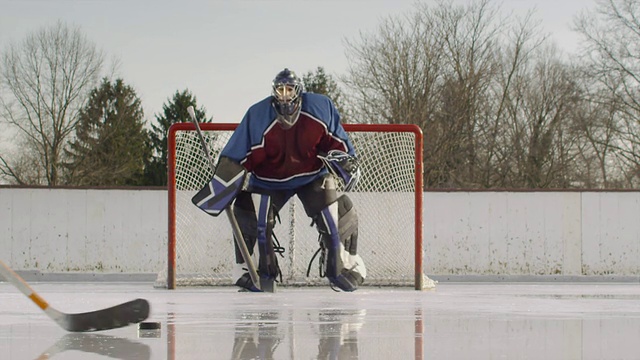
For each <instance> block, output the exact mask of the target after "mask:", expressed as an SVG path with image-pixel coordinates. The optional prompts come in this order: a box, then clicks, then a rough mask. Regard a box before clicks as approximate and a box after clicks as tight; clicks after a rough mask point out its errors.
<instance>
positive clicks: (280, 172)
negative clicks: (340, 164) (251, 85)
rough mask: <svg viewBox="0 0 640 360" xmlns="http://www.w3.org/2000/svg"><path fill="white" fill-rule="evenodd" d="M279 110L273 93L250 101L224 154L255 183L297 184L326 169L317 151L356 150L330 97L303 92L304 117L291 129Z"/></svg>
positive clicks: (265, 186)
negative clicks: (279, 117)
mask: <svg viewBox="0 0 640 360" xmlns="http://www.w3.org/2000/svg"><path fill="white" fill-rule="evenodd" d="M276 115H277V114H276V111H275V109H274V108H273V106H271V97H270V96H269V97H267V98H265V99H264V100H262V101H260V102H258V103H256V104H254V105H253V106H251V107H250V108H249V110H248V111H247V113H246V114H245V116H244V118H243V119H242V121H241V122H240V124H239V125H238V127H237V128H236V130H235V131H234V133H233V135H232V136H231V138H230V139H229V142H228V143H227V144H226V146H225V147H224V149H222V152H221V154H220V155H221V156H225V157H228V158H230V159H231V160H234V161H236V162H238V163H240V164H242V165H243V166H244V167H245V168H246V169H247V171H249V172H251V173H252V174H253V176H252V179H251V185H252V186H254V187H258V188H262V189H267V190H290V189H295V188H298V187H300V186H303V185H306V184H308V183H310V182H311V181H313V180H315V179H316V178H318V177H319V176H322V175H324V174H326V172H327V170H326V169H325V168H324V165H323V162H322V161H321V160H320V159H319V158H318V157H317V155H318V154H319V153H327V152H328V151H329V150H341V151H344V152H346V153H348V154H350V155H355V152H354V150H353V145H352V144H351V141H350V140H349V137H348V136H347V133H346V132H345V131H344V128H343V127H342V125H341V123H340V115H339V114H338V111H337V110H336V108H335V106H334V105H333V103H332V102H331V101H330V100H329V98H328V97H326V96H324V95H321V94H314V93H303V94H302V108H301V110H300V117H299V118H298V121H296V123H295V124H294V125H293V126H292V127H291V128H289V129H283V128H282V127H281V126H280V124H279V123H278V121H277V120H276Z"/></svg>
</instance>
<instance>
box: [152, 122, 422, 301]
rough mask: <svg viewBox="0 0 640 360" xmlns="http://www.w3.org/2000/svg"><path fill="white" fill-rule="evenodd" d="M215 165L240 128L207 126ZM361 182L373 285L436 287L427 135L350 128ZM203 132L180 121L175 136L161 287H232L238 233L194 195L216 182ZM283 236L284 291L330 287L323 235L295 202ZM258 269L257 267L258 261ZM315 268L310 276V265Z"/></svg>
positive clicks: (404, 128)
mask: <svg viewBox="0 0 640 360" xmlns="http://www.w3.org/2000/svg"><path fill="white" fill-rule="evenodd" d="M200 125H201V128H202V131H203V134H204V138H205V141H206V143H207V146H208V148H209V151H210V152H211V155H212V157H213V158H214V159H216V160H217V158H218V154H219V153H220V151H221V150H222V148H223V147H224V145H225V144H226V143H227V141H228V139H229V137H230V136H231V134H232V132H233V130H234V129H235V127H236V126H237V124H214V123H202V124H200ZM344 128H345V130H346V131H347V133H348V134H349V137H350V138H351V141H352V143H353V145H354V147H355V149H356V153H357V155H358V160H359V164H360V169H361V172H362V173H361V177H360V180H359V181H358V183H357V185H356V186H355V188H354V189H352V190H351V191H350V192H349V193H348V196H349V197H350V198H351V200H352V201H353V203H354V206H355V209H356V212H357V213H358V223H359V226H358V253H359V254H360V255H361V256H362V258H363V259H364V261H365V264H366V266H367V278H366V281H365V285H372V286H414V287H415V289H423V288H426V287H431V286H430V285H431V284H428V283H425V282H427V281H428V282H431V280H430V279H428V277H426V276H424V275H423V268H422V266H423V265H422V258H423V254H422V132H421V130H420V128H418V127H417V126H415V125H406V124H402V125H390V124H386V125H385V124H345V125H344ZM207 161H208V160H207V159H206V157H205V155H204V152H203V150H202V146H201V143H200V140H199V138H198V135H197V132H196V130H195V126H194V124H192V123H177V124H174V125H173V126H172V127H171V128H170V130H169V137H168V168H169V169H168V196H169V199H168V205H169V232H168V252H167V267H166V269H164V270H163V271H161V272H160V274H159V275H158V278H157V280H156V284H155V286H157V287H166V288H169V289H173V288H175V287H176V286H207V285H231V284H232V282H233V281H232V278H231V269H232V267H233V263H234V245H233V241H234V240H233V236H232V230H231V228H230V225H229V223H228V219H227V217H226V216H218V217H212V216H209V215H207V214H206V213H204V212H203V211H201V210H200V209H198V208H197V207H196V206H194V205H193V204H192V202H191V197H192V196H193V195H194V194H195V193H196V192H197V191H198V190H200V189H201V188H202V187H203V186H204V185H205V184H206V183H207V182H208V181H209V180H210V179H211V177H212V176H213V174H212V172H211V169H210V166H209V164H208V162H207ZM274 233H275V236H276V238H277V240H278V242H279V243H280V245H281V246H282V247H284V248H285V252H284V253H283V254H282V256H279V257H278V261H279V265H280V269H281V272H282V283H281V284H280V285H285V286H286V285H327V284H328V280H327V279H323V278H321V277H320V276H319V269H318V261H319V260H318V258H317V257H316V259H315V260H314V261H313V263H312V264H311V265H310V260H311V259H312V257H313V255H314V253H315V252H316V250H317V249H318V247H319V244H318V233H317V231H316V229H315V227H314V226H311V219H309V218H308V217H307V216H306V214H305V213H304V209H303V208H302V203H300V201H299V200H298V199H297V197H294V198H292V199H291V200H290V201H289V203H288V204H287V205H285V206H284V207H283V209H282V210H281V212H280V214H279V222H277V223H276V226H275V229H274ZM256 264H257V262H256ZM309 266H311V267H310V271H309V274H308V275H307V271H308V267H309Z"/></svg>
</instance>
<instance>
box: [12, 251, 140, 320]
mask: <svg viewBox="0 0 640 360" xmlns="http://www.w3.org/2000/svg"><path fill="white" fill-rule="evenodd" d="M0 274H1V275H2V276H4V278H5V279H6V280H7V281H9V282H10V283H12V284H13V285H14V286H15V287H17V288H18V290H20V292H22V293H23V294H24V295H25V296H27V297H28V298H29V299H31V301H33V302H34V303H35V304H36V305H38V307H39V308H40V309H42V310H43V311H44V312H45V314H47V315H48V316H49V317H50V318H51V319H52V320H53V321H55V322H56V323H57V324H58V325H60V326H61V327H62V328H63V329H65V330H67V331H72V332H86V331H100V330H109V329H115V328H119V327H123V326H127V325H130V324H135V323H138V322H140V321H142V320H144V319H146V318H147V317H148V316H149V302H148V301H147V300H144V299H136V300H132V301H129V302H126V303H122V304H120V305H116V306H113V307H110V308H107V309H102V310H97V311H91V312H86V313H79V314H65V313H63V312H60V311H58V310H56V309H54V308H53V307H51V306H50V305H49V304H48V303H47V302H46V301H45V300H44V299H43V298H42V297H40V295H38V294H37V293H36V292H35V291H34V290H33V289H32V288H31V287H30V286H29V284H27V282H26V281H24V279H22V278H21V277H20V275H18V274H16V273H15V272H14V271H13V270H11V268H10V267H8V266H7V265H6V264H5V263H4V262H3V261H0Z"/></svg>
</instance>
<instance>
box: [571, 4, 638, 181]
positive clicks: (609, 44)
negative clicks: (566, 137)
mask: <svg viewBox="0 0 640 360" xmlns="http://www.w3.org/2000/svg"><path fill="white" fill-rule="evenodd" d="M574 25H575V30H576V31H577V32H578V33H579V34H581V35H582V37H583V39H584V41H583V45H584V46H583V48H582V51H581V55H582V61H583V64H584V70H585V79H586V80H585V86H584V88H585V91H586V92H587V100H588V101H589V102H590V106H591V107H592V108H594V109H597V113H598V114H600V115H599V116H597V117H596V118H592V117H584V118H583V121H585V126H587V125H590V128H591V129H593V130H597V131H595V132H591V133H589V134H587V135H588V139H589V141H590V143H591V144H592V146H593V148H594V149H595V150H596V153H597V155H598V157H599V161H600V163H601V166H603V167H606V168H607V169H608V175H609V176H608V177H607V173H605V171H603V177H604V180H605V186H607V187H611V186H625V187H633V186H638V185H640V47H638V43H640V1H639V0H601V1H598V2H597V6H596V8H595V9H594V10H592V11H589V12H585V13H583V14H581V15H580V16H579V17H577V18H576V19H575V23H574Z"/></svg>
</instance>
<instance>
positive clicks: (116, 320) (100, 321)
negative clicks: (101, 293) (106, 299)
mask: <svg viewBox="0 0 640 360" xmlns="http://www.w3.org/2000/svg"><path fill="white" fill-rule="evenodd" d="M149 309H150V306H149V302H148V301H147V300H145V299H135V300H131V301H128V302H126V303H122V304H120V305H116V306H113V307H110V308H106V309H102V310H97V311H91V312H86V313H80V314H64V315H62V316H61V317H60V318H59V319H58V320H57V321H58V324H60V326H62V328H64V329H65V330H67V331H71V332H88V331H100V330H109V329H116V328H120V327H124V326H128V325H131V324H135V323H139V322H140V321H142V320H145V319H146V318H148V317H149Z"/></svg>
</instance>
